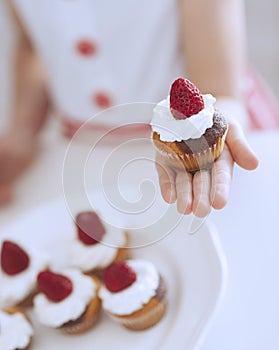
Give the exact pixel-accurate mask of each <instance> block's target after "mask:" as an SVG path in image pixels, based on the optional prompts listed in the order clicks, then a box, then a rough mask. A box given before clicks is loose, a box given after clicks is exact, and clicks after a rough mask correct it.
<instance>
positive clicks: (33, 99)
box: [10, 38, 49, 135]
mask: <svg viewBox="0 0 279 350" xmlns="http://www.w3.org/2000/svg"><path fill="white" fill-rule="evenodd" d="M19 40H20V38H19ZM15 51H16V52H15V61H14V65H15V69H14V94H13V101H12V109H11V114H12V119H11V123H10V128H11V129H12V130H23V129H24V130H26V131H28V132H30V133H31V134H34V135H35V134H37V132H38V131H39V130H40V129H41V127H42V125H43V124H44V122H45V120H46V118H47V115H48V110H49V100H48V95H47V89H46V84H45V79H44V76H43V71H42V68H41V67H40V63H39V61H38V58H37V57H36V55H35V53H34V52H33V50H32V47H31V46H30V45H28V43H25V42H19V43H18V44H17V47H16V49H15Z"/></svg>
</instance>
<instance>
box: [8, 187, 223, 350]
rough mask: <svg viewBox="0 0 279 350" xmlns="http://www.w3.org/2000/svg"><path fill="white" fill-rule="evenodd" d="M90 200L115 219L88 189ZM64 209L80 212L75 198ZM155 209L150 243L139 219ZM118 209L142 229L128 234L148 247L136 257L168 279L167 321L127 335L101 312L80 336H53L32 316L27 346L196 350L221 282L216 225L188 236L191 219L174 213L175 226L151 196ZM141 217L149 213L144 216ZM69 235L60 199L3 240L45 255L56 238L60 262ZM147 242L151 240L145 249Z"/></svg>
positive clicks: (41, 349) (170, 210) (111, 208)
mask: <svg viewBox="0 0 279 350" xmlns="http://www.w3.org/2000/svg"><path fill="white" fill-rule="evenodd" d="M136 192H137V191H136ZM136 192H135V191H134V189H133V188H127V189H126V193H127V194H129V195H130V196H131V194H132V197H133V193H134V194H135V193H136ZM89 198H90V200H92V201H93V202H94V203H95V204H96V205H95V209H98V211H99V212H100V213H101V214H103V215H104V216H109V217H110V218H111V217H113V216H115V210H116V207H115V203H114V205H112V204H111V202H109V201H108V197H107V195H104V193H103V192H93V193H91V194H90V195H89ZM137 199H138V198H137ZM78 203H80V204H78ZM131 203H132V202H131ZM70 206H71V207H72V208H73V207H75V209H72V210H77V211H78V210H79V209H80V210H81V209H85V208H84V205H82V204H81V202H80V201H75V204H72V203H71V205H70ZM166 209H167V210H166ZM158 210H160V211H162V212H163V213H164V215H162V217H163V219H162V220H157V222H156V224H155V226H154V225H153V226H152V225H151V226H150V225H149V227H152V229H153V230H155V231H156V234H155V237H153V238H152V237H150V229H149V227H142V225H141V224H142V221H144V220H142V218H145V217H150V218H152V222H154V221H155V220H154V217H152V212H155V211H157V212H158ZM117 211H118V214H119V213H120V216H122V217H121V219H126V221H127V222H128V226H130V227H131V226H133V227H134V228H136V227H140V228H139V229H138V230H135V231H134V232H137V233H136V235H133V240H134V241H136V243H137V244H139V245H141V244H142V243H143V244H142V245H145V244H147V243H148V244H147V245H146V246H145V247H141V248H137V249H134V251H133V254H134V256H135V257H143V258H146V259H149V260H151V261H153V262H154V263H155V264H156V266H157V267H158V269H159V270H160V272H161V274H162V275H163V276H164V278H165V280H166V282H167V285H168V299H169V307H168V311H167V313H166V316H165V317H164V319H163V320H162V321H161V322H160V323H159V324H158V325H156V326H155V327H153V328H151V329H149V330H147V331H143V332H132V331H128V330H126V329H124V328H122V327H121V326H119V325H118V324H115V323H113V322H112V321H111V320H109V319H108V318H107V317H106V315H104V314H102V316H101V320H100V322H99V323H98V325H97V326H96V328H94V330H92V331H91V332H88V333H87V334H85V335H80V336H66V335H63V334H62V333H60V332H59V331H56V330H51V329H48V328H46V327H43V326H39V325H38V324H37V322H36V320H35V319H34V318H33V321H34V325H35V337H34V342H33V347H32V348H33V349H36V350H49V349H67V350H71V349H80V350H88V349H91V348H92V349H93V348H94V349H102V350H106V349H107V350H109V349H112V348H114V349H120V348H121V349H122V350H126V349H127V350H128V349H129V350H130V349H133V350H142V349H146V350H155V349H160V350H171V349H187V350H193V349H198V348H199V346H200V345H201V343H202V341H203V339H204V337H205V335H206V332H207V330H208V327H209V325H210V323H211V322H212V319H213V316H214V314H215V312H216V310H217V307H218V306H219V305H220V302H221V300H222V297H223V295H224V291H225V285H226V261H225V258H224V255H223V252H222V249H221V247H220V244H219V239H218V235H217V233H216V231H215V229H214V227H213V226H212V224H208V223H206V224H204V225H203V226H202V227H201V228H200V230H199V231H198V232H197V233H196V234H195V235H189V234H188V233H187V227H188V226H189V217H183V219H182V220H181V218H179V220H178V217H177V216H176V219H175V220H174V221H173V218H175V215H176V214H175V213H176V210H175V208H174V207H173V206H166V205H165V204H163V202H162V200H161V199H159V197H155V200H153V202H152V204H151V205H150V206H149V207H148V208H147V209H146V210H145V211H144V212H143V211H140V210H138V211H134V214H133V215H131V212H130V213H129V214H127V212H124V211H122V212H121V211H119V206H118V209H117ZM147 212H149V214H150V215H149V214H146V213H147ZM146 215H147V216H146ZM190 218H191V217H190ZM167 222H170V223H171V227H174V229H173V230H172V232H170V234H168V235H167V236H166V237H165V238H163V239H159V238H160V237H161V238H162V236H164V234H163V233H164V232H165V230H166V229H168V228H166V227H167V226H166V223H167ZM140 223H141V224H140ZM174 223H175V225H174ZM73 230H74V227H73V222H72V218H71V216H70V215H69V212H68V211H67V208H66V205H65V201H64V199H58V200H56V201H54V202H51V203H47V204H45V205H44V206H42V207H39V208H36V209H35V210H33V211H31V212H29V213H27V214H26V215H25V216H23V217H22V218H20V219H18V220H16V222H14V223H13V224H11V225H9V226H8V227H6V228H5V229H4V231H2V232H3V233H4V235H3V236H2V237H1V238H2V239H3V238H4V237H11V236H12V237H13V238H14V239H18V240H19V241H21V240H25V241H29V242H30V243H31V242H32V244H33V245H37V247H38V249H43V250H49V247H50V246H49V244H50V242H53V240H54V239H55V242H57V244H56V245H55V246H56V248H55V249H53V245H52V249H53V250H52V252H53V253H54V254H55V255H58V254H59V255H60V257H61V256H63V251H64V249H65V250H66V249H67V248H66V247H67V237H68V234H69V232H71V231H73ZM170 231H171V230H170ZM158 232H159V235H158V234H157V233H158ZM139 233H142V234H139ZM151 236H152V235H151ZM147 237H148V238H147ZM153 241H154V242H155V241H157V242H156V243H153V244H149V243H151V242H153Z"/></svg>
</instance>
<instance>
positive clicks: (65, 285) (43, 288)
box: [37, 270, 73, 302]
mask: <svg viewBox="0 0 279 350" xmlns="http://www.w3.org/2000/svg"><path fill="white" fill-rule="evenodd" d="M37 283H38V289H39V291H40V292H42V293H44V294H45V295H46V297H47V298H48V299H49V300H50V301H54V302H59V301H61V300H64V299H65V298H67V296H68V295H70V294H71V293H72V290H73V284H72V282H71V280H70V279H69V278H68V277H66V276H63V275H60V274H57V273H54V272H52V271H50V270H45V271H42V272H40V273H39V275H38V277H37Z"/></svg>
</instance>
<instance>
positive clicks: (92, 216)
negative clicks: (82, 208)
mask: <svg viewBox="0 0 279 350" xmlns="http://www.w3.org/2000/svg"><path fill="white" fill-rule="evenodd" d="M76 226H77V231H78V238H79V240H80V241H81V242H83V243H84V244H86V245H93V244H96V243H98V242H100V241H101V239H102V237H103V235H104V234H105V233H106V230H105V228H104V226H103V224H102V222H101V220H100V218H99V216H98V215H97V214H96V213H95V212H93V211H87V212H82V213H80V214H78V215H77V217H76Z"/></svg>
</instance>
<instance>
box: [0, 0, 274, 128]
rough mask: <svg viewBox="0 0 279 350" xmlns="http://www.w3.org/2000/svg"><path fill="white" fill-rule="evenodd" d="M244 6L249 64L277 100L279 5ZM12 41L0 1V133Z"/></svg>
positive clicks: (256, 1) (253, 2)
mask: <svg viewBox="0 0 279 350" xmlns="http://www.w3.org/2000/svg"><path fill="white" fill-rule="evenodd" d="M245 3H246V15H247V38H248V57H249V60H250V62H251V64H252V65H253V66H254V67H255V68H256V69H257V71H258V72H259V73H260V74H261V75H262V76H263V77H264V78H265V80H266V81H267V82H268V84H269V85H270V87H271V88H272V89H273V91H274V92H275V94H276V96H279V65H278V61H279V45H278V44H277V43H278V33H279V2H278V1H276V0H266V1H260V0H245ZM13 40H14V33H13V28H12V25H11V22H10V20H9V16H8V13H7V9H6V8H5V5H4V1H3V0H0V42H1V55H0V132H1V130H3V127H4V126H5V121H6V116H8V115H9V96H10V93H11V87H12V82H11V65H12V61H11V52H12V49H13Z"/></svg>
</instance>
